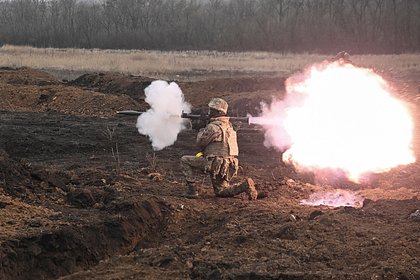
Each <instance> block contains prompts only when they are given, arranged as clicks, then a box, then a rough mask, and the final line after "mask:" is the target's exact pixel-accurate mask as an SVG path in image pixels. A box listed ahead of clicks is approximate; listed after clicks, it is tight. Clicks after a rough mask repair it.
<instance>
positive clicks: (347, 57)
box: [335, 51, 350, 61]
mask: <svg viewBox="0 0 420 280" xmlns="http://www.w3.org/2000/svg"><path fill="white" fill-rule="evenodd" d="M340 59H342V60H345V61H350V54H349V53H348V52H345V51H341V52H339V53H338V54H337V55H336V56H335V60H340Z"/></svg>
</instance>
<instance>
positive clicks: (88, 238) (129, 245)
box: [0, 198, 167, 279]
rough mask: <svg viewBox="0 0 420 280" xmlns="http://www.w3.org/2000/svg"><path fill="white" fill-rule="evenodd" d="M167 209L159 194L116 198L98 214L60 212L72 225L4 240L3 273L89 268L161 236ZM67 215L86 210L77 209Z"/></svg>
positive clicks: (20, 275) (0, 251) (46, 274)
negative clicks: (133, 198)
mask: <svg viewBox="0 0 420 280" xmlns="http://www.w3.org/2000/svg"><path fill="white" fill-rule="evenodd" d="M166 208H167V207H166V206H165V205H164V204H163V203H162V202H161V201H159V200H157V199H154V198H150V199H147V200H143V201H133V200H129V199H125V200H123V201H115V202H114V204H112V205H110V207H109V208H108V209H107V213H103V214H101V213H92V214H91V217H83V218H82V219H76V220H73V221H71V219H69V218H66V217H65V216H64V215H63V214H57V215H55V219H60V220H62V221H64V220H67V225H64V224H63V225H61V226H60V227H57V228H55V229H47V231H44V232H42V231H41V232H39V233H37V234H34V235H32V236H28V237H23V238H19V239H11V240H8V241H5V242H2V243H1V246H0V258H1V262H2V266H0V278H1V279H55V278H57V277H59V276H62V275H65V274H68V273H71V272H75V271H78V270H80V269H86V268H88V267H90V266H92V265H94V264H97V263H98V262H99V260H101V259H103V258H106V257H107V256H110V255H113V254H126V253H127V252H129V251H131V250H132V249H133V248H134V247H135V246H136V245H137V244H138V243H139V242H144V243H145V242H150V241H153V240H154V237H157V236H158V235H156V234H155V232H159V231H161V230H162V229H163V228H164V227H165V209H166ZM72 212H73V213H72ZM65 214H66V215H69V216H70V217H71V216H73V215H79V216H80V217H82V215H83V214H82V213H75V212H74V211H70V212H68V213H65ZM76 217H77V216H76ZM52 218H54V217H50V219H51V220H52ZM50 222H51V221H50ZM44 230H45V228H44ZM150 236H153V237H150Z"/></svg>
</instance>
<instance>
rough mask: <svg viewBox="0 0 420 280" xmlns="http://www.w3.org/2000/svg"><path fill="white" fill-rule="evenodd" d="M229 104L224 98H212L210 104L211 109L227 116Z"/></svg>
mask: <svg viewBox="0 0 420 280" xmlns="http://www.w3.org/2000/svg"><path fill="white" fill-rule="evenodd" d="M228 106H229V105H228V104H227V102H226V101H224V100H223V99H222V98H212V99H211V100H210V102H209V108H211V109H214V110H217V111H219V112H222V113H223V114H227V110H228Z"/></svg>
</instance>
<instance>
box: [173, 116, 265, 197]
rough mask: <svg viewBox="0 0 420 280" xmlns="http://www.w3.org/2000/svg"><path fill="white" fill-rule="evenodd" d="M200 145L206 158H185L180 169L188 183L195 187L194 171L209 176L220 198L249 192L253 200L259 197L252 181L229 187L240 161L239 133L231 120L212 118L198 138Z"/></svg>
mask: <svg viewBox="0 0 420 280" xmlns="http://www.w3.org/2000/svg"><path fill="white" fill-rule="evenodd" d="M197 146H199V147H200V148H201V149H202V151H203V154H204V156H203V157H197V156H183V157H182V158H181V169H182V172H183V173H184V175H185V177H186V181H187V184H188V185H189V186H192V185H194V184H196V179H195V175H194V171H195V170H198V171H201V172H203V173H207V172H208V173H209V174H210V178H211V182H212V185H213V189H214V193H215V194H216V196H218V197H232V196H234V195H237V194H239V193H242V192H246V193H247V194H248V196H249V198H250V199H256V198H257V191H256V190H255V187H254V184H253V181H252V179H249V178H248V179H247V180H246V181H245V182H243V183H240V184H234V185H230V183H229V182H230V180H231V179H232V177H234V176H235V175H236V174H237V171H238V167H239V162H238V159H237V158H236V157H237V156H238V143H237V138H236V131H235V130H234V129H233V127H232V124H231V123H230V121H229V117H225V116H222V117H216V118H211V119H210V122H209V124H207V126H206V127H205V128H202V129H200V131H199V133H198V135H197Z"/></svg>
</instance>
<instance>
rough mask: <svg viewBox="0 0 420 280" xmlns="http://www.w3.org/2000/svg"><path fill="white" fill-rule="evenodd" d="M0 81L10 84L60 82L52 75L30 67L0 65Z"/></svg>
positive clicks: (38, 84) (43, 84)
mask: <svg viewBox="0 0 420 280" xmlns="http://www.w3.org/2000/svg"><path fill="white" fill-rule="evenodd" d="M0 82H1V83H6V84H12V85H37V86H46V85H59V84H61V83H62V82H61V81H60V80H58V79H57V78H55V77H54V76H52V75H50V74H48V73H46V72H43V71H40V70H36V69H32V68H26V67H22V68H10V67H0Z"/></svg>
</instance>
